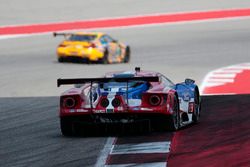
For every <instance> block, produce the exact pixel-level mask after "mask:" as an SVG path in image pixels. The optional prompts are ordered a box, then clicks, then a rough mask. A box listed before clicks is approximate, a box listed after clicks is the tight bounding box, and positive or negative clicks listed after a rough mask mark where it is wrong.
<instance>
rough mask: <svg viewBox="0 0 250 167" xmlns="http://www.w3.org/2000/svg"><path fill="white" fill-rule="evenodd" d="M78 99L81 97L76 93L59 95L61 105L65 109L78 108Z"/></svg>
mask: <svg viewBox="0 0 250 167" xmlns="http://www.w3.org/2000/svg"><path fill="white" fill-rule="evenodd" d="M80 99H81V98H80V96H78V95H74V96H65V97H61V100H60V101H61V107H63V108H67V109H72V108H78V107H79V105H80Z"/></svg>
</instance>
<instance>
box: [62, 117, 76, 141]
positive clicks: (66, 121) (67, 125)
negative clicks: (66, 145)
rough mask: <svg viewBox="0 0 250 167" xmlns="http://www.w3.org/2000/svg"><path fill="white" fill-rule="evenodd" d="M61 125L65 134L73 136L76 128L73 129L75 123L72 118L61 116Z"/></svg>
mask: <svg viewBox="0 0 250 167" xmlns="http://www.w3.org/2000/svg"><path fill="white" fill-rule="evenodd" d="M60 126H61V132H62V135H63V136H68V137H70V136H73V135H74V130H73V123H72V120H71V119H70V118H63V117H61V118H60Z"/></svg>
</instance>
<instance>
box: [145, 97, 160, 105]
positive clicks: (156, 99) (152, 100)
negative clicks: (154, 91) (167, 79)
mask: <svg viewBox="0 0 250 167" xmlns="http://www.w3.org/2000/svg"><path fill="white" fill-rule="evenodd" d="M148 102H149V104H150V105H152V106H158V105H160V104H161V96H159V95H150V96H149V99H148Z"/></svg>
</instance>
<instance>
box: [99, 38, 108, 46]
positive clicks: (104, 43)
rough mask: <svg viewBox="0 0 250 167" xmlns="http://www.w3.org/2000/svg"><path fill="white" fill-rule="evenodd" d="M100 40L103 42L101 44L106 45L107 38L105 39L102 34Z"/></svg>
mask: <svg viewBox="0 0 250 167" xmlns="http://www.w3.org/2000/svg"><path fill="white" fill-rule="evenodd" d="M100 42H101V43H102V44H103V45H107V43H108V42H107V40H106V39H105V36H102V37H101V38H100Z"/></svg>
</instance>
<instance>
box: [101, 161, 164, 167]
mask: <svg viewBox="0 0 250 167" xmlns="http://www.w3.org/2000/svg"><path fill="white" fill-rule="evenodd" d="M166 166H167V162H154V163H143V164H122V165H105V167H166Z"/></svg>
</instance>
